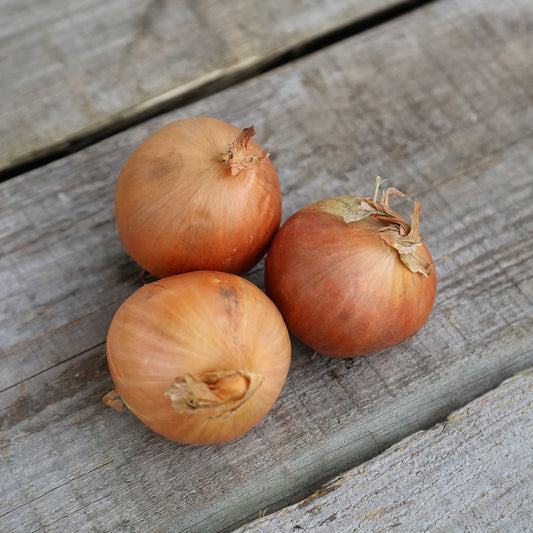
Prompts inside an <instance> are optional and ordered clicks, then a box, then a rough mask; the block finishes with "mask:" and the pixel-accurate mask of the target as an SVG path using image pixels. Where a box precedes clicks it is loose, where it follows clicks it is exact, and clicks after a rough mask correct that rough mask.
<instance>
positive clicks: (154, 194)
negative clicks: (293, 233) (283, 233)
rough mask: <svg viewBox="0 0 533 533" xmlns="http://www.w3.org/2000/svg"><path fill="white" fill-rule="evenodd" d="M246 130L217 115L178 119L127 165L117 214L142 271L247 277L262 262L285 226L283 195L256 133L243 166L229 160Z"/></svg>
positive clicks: (145, 144) (124, 238)
mask: <svg viewBox="0 0 533 533" xmlns="http://www.w3.org/2000/svg"><path fill="white" fill-rule="evenodd" d="M247 130H252V131H253V127H252V128H247ZM242 131H243V130H241V129H239V128H237V127H235V126H233V125H231V124H228V123H226V122H223V121H221V120H217V119H213V118H205V117H197V118H188V119H183V120H178V121H176V122H173V123H171V124H168V125H166V126H165V127H163V128H161V129H160V130H159V131H157V132H155V133H154V134H153V135H151V136H150V137H149V138H148V139H146V140H145V141H144V142H143V143H142V144H141V145H140V146H139V147H138V148H137V149H136V150H135V151H134V152H133V153H132V155H131V156H130V158H129V159H128V160H127V161H126V163H125V165H124V167H123V168H122V170H121V172H120V175H119V177H118V181H117V185H116V189H115V217H116V222H117V228H118V232H119V234H120V237H121V239H122V242H123V243H124V246H125V248H126V250H127V251H128V253H129V254H130V255H131V256H132V257H133V259H134V260H135V261H136V262H137V263H138V264H139V265H140V266H141V267H142V268H143V269H145V270H147V271H148V272H150V273H152V274H153V275H155V276H156V277H159V278H162V277H167V276H170V275H174V274H179V273H182V272H189V271H191V270H217V271H223V272H231V273H234V274H244V273H245V272H247V271H248V270H250V268H252V267H253V266H254V265H255V264H256V263H257V262H258V261H259V260H260V259H261V258H262V257H263V255H264V254H265V252H266V250H267V248H268V246H269V244H270V242H271V241H272V238H273V236H274V234H275V233H276V231H277V230H278V229H279V224H280V221H281V190H280V184H279V180H278V177H277V174H276V171H275V169H274V166H273V165H272V163H271V161H270V159H269V157H268V155H267V154H266V153H265V152H264V151H263V149H262V148H261V147H260V146H259V144H258V143H257V142H256V141H254V140H253V139H252V138H251V136H250V138H249V139H248V140H247V141H246V143H245V144H246V146H245V147H244V146H242V147H241V148H240V149H239V150H238V151H239V154H237V155H238V156H239V157H238V158H236V159H238V161H237V162H235V160H234V161H226V160H224V156H225V155H227V151H228V147H230V146H232V144H233V143H235V141H236V139H237V138H238V137H239V135H240V134H241V133H242ZM251 135H253V133H251ZM239 161H243V165H239Z"/></svg>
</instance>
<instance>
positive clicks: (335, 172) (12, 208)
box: [0, 0, 533, 532]
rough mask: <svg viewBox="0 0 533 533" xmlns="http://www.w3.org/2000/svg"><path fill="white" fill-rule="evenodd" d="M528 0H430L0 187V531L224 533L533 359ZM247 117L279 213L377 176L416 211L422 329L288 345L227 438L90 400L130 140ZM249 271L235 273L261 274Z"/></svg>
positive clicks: (116, 285)
mask: <svg viewBox="0 0 533 533" xmlns="http://www.w3.org/2000/svg"><path fill="white" fill-rule="evenodd" d="M532 24H533V6H532V5H531V3H530V2H528V1H526V0H522V1H510V0H507V1H504V2H502V1H500V0H491V1H485V2H477V1H475V0H467V1H461V2H459V1H458V0H457V1H455V0H442V1H439V2H437V3H434V4H431V5H428V6H426V7H424V8H421V9H418V10H416V11H415V12H412V13H410V14H409V15H407V16H404V17H400V18H398V19H396V20H394V21H391V22H389V23H387V24H384V25H382V26H380V27H378V28H375V29H374V30H372V31H368V32H365V33H363V34H360V35H358V36H356V37H354V38H351V39H348V40H345V41H343V42H342V43H339V44H337V45H335V46H332V47H329V48H326V49H324V50H323V51H321V52H319V53H316V54H313V55H312V56H309V57H308V58H305V59H304V60H300V61H297V62H294V63H292V64H290V65H287V66H285V67H283V68H281V69H278V70H277V71H273V72H270V73H268V74H265V75H262V76H258V77H256V78H254V79H252V80H250V81H249V82H247V83H245V84H242V85H239V86H236V87H234V88H232V89H229V90H226V91H224V92H222V93H219V94H217V95H214V96H212V97H209V98H206V99H203V100H201V101H199V102H196V103H195V104H193V105H190V106H187V107H185V108H183V109H181V110H179V111H177V112H173V113H170V114H167V115H164V116H161V117H158V118H157V119H154V120H151V121H148V122H146V123H143V124H142V125H139V126H137V127H135V128H132V129H130V130H128V131H125V132H123V133H121V134H119V135H116V136H114V137H111V138H109V139H107V140H105V141H103V142H101V143H98V144H96V145H94V146H91V147H90V148H88V149H86V150H83V151H81V152H79V153H77V154H73V155H71V156H69V157H66V158H64V159H62V160H59V161H56V162H54V163H52V164H49V165H47V166H45V167H42V168H39V169H37V170H35V171H32V172H29V173H27V174H25V175H21V176H19V177H18V178H15V179H13V180H10V181H9V182H6V183H4V184H2V185H1V186H0V205H1V206H2V212H1V220H0V232H1V233H0V269H1V271H2V272H3V274H4V277H3V283H2V285H0V323H1V340H0V342H1V344H0V350H2V352H1V361H0V390H1V392H0V408H1V409H2V411H1V419H0V428H1V430H2V434H1V437H2V441H1V452H2V458H3V460H2V462H1V463H0V478H1V479H3V480H6V481H5V482H4V483H3V484H1V486H0V502H1V504H0V524H1V525H2V528H1V529H4V530H8V531H9V530H11V529H15V530H16V529H17V528H22V529H23V530H30V531H31V530H38V529H41V530H44V531H47V532H52V531H59V530H65V529H66V530H72V529H76V528H78V529H79V527H80V524H82V525H83V526H84V527H85V528H86V529H88V530H91V529H93V530H106V531H107V530H118V531H129V532H135V531H143V532H144V531H155V530H165V529H167V530H168V529H170V530H173V531H202V532H205V531H209V530H220V531H227V530H231V529H232V528H235V527H237V526H239V525H241V524H243V523H245V522H248V521H250V520H252V519H253V518H256V517H257V516H258V513H259V511H261V510H263V509H265V508H267V507H268V508H269V511H275V510H276V509H279V508H281V507H284V506H286V505H287V504H288V503H292V502H296V501H299V500H301V499H302V498H304V497H306V496H308V495H309V494H311V493H312V492H313V491H314V490H316V489H317V488H318V487H319V486H320V485H321V484H322V483H324V482H326V481H327V480H328V479H331V478H332V477H334V476H335V475H337V474H339V473H340V472H344V471H345V470H347V469H349V468H352V467H354V466H355V465H357V464H360V463H361V462H363V461H366V460H368V459H370V458H371V457H373V456H375V455H376V454H378V453H380V452H382V451H383V450H385V449H387V448H388V447H389V446H391V445H393V444H394V443H395V442H397V441H398V440H400V439H401V438H403V437H405V436H407V435H409V434H411V433H412V432H414V431H418V430H420V429H424V428H427V427H430V426H432V425H433V424H434V423H435V422H437V421H439V420H442V419H443V418H444V417H445V416H446V415H448V414H449V413H450V412H451V411H453V410H454V409H456V408H458V407H460V406H462V405H464V404H465V403H466V402H468V401H470V400H473V399H474V398H475V397H477V396H478V395H479V394H482V393H484V392H486V391H487V390H489V389H491V388H493V387H495V386H496V385H498V384H499V383H500V382H501V381H502V380H503V379H505V378H507V377H509V376H510V375H511V374H512V373H514V372H515V371H518V370H520V369H523V368H526V367H529V366H531V365H532V364H533V351H532V346H533V277H532V274H531V273H532V272H533V246H532V235H533V208H532V200H533V190H532V189H533V188H532V185H531V174H532V170H533V105H532V104H533V94H532V92H531V87H533V69H532V68H531V67H532V57H531V54H530V35H531V30H532ZM195 115H206V116H214V117H217V118H222V119H224V120H227V121H229V122H232V123H234V124H236V125H239V126H241V127H244V126H248V125H250V124H252V123H254V124H255V127H256V131H257V132H258V133H257V139H258V141H259V142H260V143H261V145H262V146H264V148H265V149H266V150H268V151H269V152H271V154H272V160H273V162H274V165H275V166H276V168H277V170H278V174H279V176H280V180H281V183H282V190H283V194H284V218H287V217H288V216H289V215H290V214H291V213H292V212H294V211H295V210H296V209H298V208H300V207H303V206H304V205H306V204H308V203H310V202H312V201H315V200H318V199H320V198H323V197H326V196H333V195H338V194H346V193H364V194H370V193H371V192H372V188H373V182H374V178H375V176H376V175H377V174H379V175H381V176H385V177H388V178H389V179H390V182H391V184H392V185H394V186H396V187H398V188H399V189H401V190H404V192H406V193H407V194H408V195H409V197H410V198H409V199H408V201H405V202H399V203H397V205H396V207H397V209H398V210H399V211H400V212H404V213H406V212H409V211H410V209H411V207H412V203H411V201H410V199H411V198H413V199H415V198H416V199H419V200H420V201H421V204H422V219H421V231H422V235H423V237H424V238H425V242H426V243H427V245H428V247H429V248H430V250H431V251H432V254H433V257H434V259H435V261H436V266H437V272H438V275H439V288H438V295H437V302H436V305H435V309H434V311H433V313H432V315H431V317H430V319H429V321H428V323H427V324H426V326H425V327H424V329H423V330H422V331H421V332H420V333H419V334H418V335H417V336H415V337H414V338H413V339H411V340H410V341H408V342H406V343H405V344H403V345H401V346H399V347H397V348H394V349H391V350H388V351H386V352H383V353H381V354H378V355H373V356H368V357H361V358H357V359H353V360H346V361H339V360H331V359H327V358H325V357H321V356H317V357H315V358H313V357H312V353H311V351H310V350H309V349H307V348H306V347H305V346H303V345H302V344H301V343H300V342H298V341H297V340H294V342H293V362H292V365H291V371H290V373H289V378H288V381H287V384H286V386H285V388H284V390H283V392H282V395H281V397H280V399H279V400H278V402H277V403H276V405H275V406H274V408H273V410H272V411H271V413H270V414H269V415H268V416H267V417H266V418H265V419H264V420H263V421H262V422H261V423H260V424H258V425H257V426H256V427H255V428H254V429H253V430H252V431H250V432H249V433H247V434H246V435H244V436H243V437H242V438H240V439H238V440H237V441H234V442H232V443H229V444H227V445H221V446H213V447H191V446H184V445H180V444H176V443H171V442H168V441H165V440H164V439H162V438H160V437H158V436H157V435H155V434H153V433H151V432H150V431H149V430H148V429H147V428H145V427H144V426H143V425H142V424H141V423H140V422H138V421H137V420H136V419H135V417H134V416H133V415H132V414H131V413H128V412H127V411H124V412H123V413H121V414H119V413H116V412H114V411H111V410H108V409H105V408H104V407H103V406H102V404H101V402H100V399H101V397H102V396H103V394H105V393H106V392H107V391H108V390H109V389H110V388H112V383H111V380H110V378H109V375H108V371H107V367H106V362H105V356H104V351H105V347H104V343H105V333H106V330H107V327H108V324H109V322H110V320H111V317H112V315H113V313H114V311H115V309H116V308H117V307H118V306H119V305H120V303H121V302H122V301H123V300H124V299H125V298H126V297H127V295H129V294H130V293H131V292H132V291H133V290H134V289H135V288H136V287H138V286H140V285H141V284H142V279H141V272H140V270H139V269H138V267H137V266H136V265H135V264H134V263H133V262H132V261H131V260H130V259H129V258H128V257H127V254H126V253H125V252H124V250H123V249H122V248H121V245H120V242H119V240H118V238H117V235H116V232H115V229H114V226H113V223H112V202H113V188H114V183H115V180H116V177H117V175H118V172H119V170H120V168H121V166H122V164H123V163H124V162H125V160H126V159H127V157H128V156H129V154H130V153H131V152H132V151H133V149H134V148H135V147H136V146H137V145H138V144H139V143H140V142H142V140H143V139H144V138H146V137H147V136H148V135H149V134H150V133H151V132H152V131H154V130H155V129H157V128H159V127H161V126H162V125H163V124H166V123H168V122H169V121H171V120H175V119H178V118H181V117H185V116H195ZM262 276H263V269H262V266H261V265H260V266H259V267H257V268H256V269H255V270H254V271H253V272H252V273H250V275H249V276H248V278H249V279H251V280H252V281H254V282H256V283H257V284H258V285H259V286H262Z"/></svg>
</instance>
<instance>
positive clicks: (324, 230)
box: [265, 178, 437, 357]
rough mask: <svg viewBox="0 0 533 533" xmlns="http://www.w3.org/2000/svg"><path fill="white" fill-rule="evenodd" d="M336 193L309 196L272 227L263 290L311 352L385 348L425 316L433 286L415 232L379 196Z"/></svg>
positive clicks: (344, 353)
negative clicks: (273, 232) (276, 228)
mask: <svg viewBox="0 0 533 533" xmlns="http://www.w3.org/2000/svg"><path fill="white" fill-rule="evenodd" d="M379 186H380V179H379V178H378V179H377V182H376V192H375V195H374V198H373V199H372V198H363V197H361V196H355V197H351V196H341V197H335V198H328V199H326V200H322V201H320V202H317V203H314V204H312V205H309V206H307V207H305V208H304V209H302V210H300V211H298V212H297V213H295V214H294V215H293V216H292V217H290V218H289V219H288V220H287V221H286V222H285V224H283V226H282V227H281V229H280V230H279V232H278V233H277V235H276V237H275V238H274V241H273V243H272V246H271V248H270V250H269V252H268V255H267V259H266V264H265V282H266V289H267V294H268V295H269V296H270V297H271V298H272V299H273V300H274V302H275V303H276V304H277V306H278V308H279V309H280V311H281V313H282V315H283V317H284V319H285V322H286V324H287V326H288V327H289V330H290V331H291V332H292V333H294V335H296V336H297V337H298V338H300V339H301V340H302V341H303V342H304V343H305V344H307V345H308V346H309V347H311V348H313V349H314V350H315V351H316V352H318V353H321V354H324V355H328V356H331V357H353V356H357V355H365V354H370V353H373V352H377V351H380V350H384V349H386V348H390V347H392V346H395V345H397V344H400V343H401V342H403V341H405V340H406V339H408V338H409V337H411V336H412V335H414V334H415V333H416V332H417V331H418V330H419V329H420V328H421V327H422V326H423V325H424V323H425V322H426V320H427V318H428V316H429V314H430V312H431V308H432V307H433V303H434V301H435V296H436V291H437V277H436V273H435V269H434V265H433V260H432V258H431V254H430V253H429V250H428V249H427V247H426V246H425V244H423V242H422V239H421V237H420V233H419V213H420V204H419V203H418V202H417V203H416V205H415V207H414V211H413V215H412V220H411V225H409V224H407V222H405V220H403V219H402V218H401V217H400V216H399V215H398V214H397V213H395V212H394V211H393V210H392V209H391V208H390V207H389V197H390V196H392V195H400V196H403V194H402V193H400V192H399V191H398V190H396V189H393V188H390V189H387V190H385V191H384V192H383V194H382V196H381V199H379V200H378V191H379Z"/></svg>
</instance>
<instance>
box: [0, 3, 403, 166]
mask: <svg viewBox="0 0 533 533" xmlns="http://www.w3.org/2000/svg"><path fill="white" fill-rule="evenodd" d="M402 3H403V2H400V1H399V0H396V1H394V0H364V1H361V0H337V1H336V2H320V1H318V0H307V1H300V0H290V1H286V0H284V1H281V0H274V1H269V2H264V1H261V0H253V1H250V0H240V1H232V2H227V1H226V2H213V1H211V0H194V1H192V2H190V1H187V0H179V1H176V2H171V1H168V0H114V1H113V2H109V1H108V0H80V1H77V2H74V3H73V2H68V1H65V0H49V1H47V2H35V1H33V0H1V1H0V20H2V25H1V27H0V48H1V49H2V58H1V61H0V84H1V85H0V87H1V91H0V92H1V94H2V98H1V99H0V137H1V138H2V143H1V145H0V174H1V172H2V170H4V169H6V168H10V167H13V166H16V165H20V164H23V163H27V162H29V161H31V160H32V159H34V158H38V157H46V156H47V155H48V154H50V153H52V152H57V151H62V150H68V149H69V148H70V147H71V146H73V145H78V144H80V143H82V144H83V143H84V142H86V140H87V138H90V137H94V136H97V137H98V136H101V135H102V132H105V131H113V130H114V131H117V129H120V128H123V127H124V125H125V124H128V123H131V122H133V121H138V120H140V119H141V118H143V117H144V118H146V116H147V115H150V114H152V115H153V114H154V113H156V112H158V111H160V110H161V109H165V108H166V109H168V108H169V107H170V106H172V105H176V104H177V103H179V102H180V101H182V100H183V99H184V98H193V97H194V98H197V97H198V96H199V94H200V93H201V92H202V91H203V92H204V93H205V92H208V91H211V92H212V91H214V90H216V89H217V88H220V87H222V86H224V85H226V86H227V85H228V84H230V83H232V82H233V81H234V80H235V79H239V78H242V77H243V76H249V75H252V73H253V72H258V71H259V70H260V69H261V68H264V67H265V66H266V65H268V64H270V63H272V62H273V61H274V60H275V58H279V57H281V56H283V55H284V54H289V53H290V52H291V51H292V52H295V51H296V50H297V49H298V48H300V47H302V46H305V44H306V43H308V42H309V41H312V40H314V39H317V38H320V37H322V36H324V35H325V34H327V33H328V32H331V31H334V30H337V29H338V28H339V27H341V26H346V25H349V24H354V23H356V22H357V21H360V20H362V19H365V18H368V17H371V16H374V15H376V13H379V12H381V11H382V10H384V9H387V8H390V7H393V6H396V5H398V4H402Z"/></svg>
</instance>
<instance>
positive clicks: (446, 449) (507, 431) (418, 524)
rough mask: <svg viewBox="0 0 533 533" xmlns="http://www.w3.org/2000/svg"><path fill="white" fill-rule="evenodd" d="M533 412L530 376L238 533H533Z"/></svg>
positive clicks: (529, 373) (510, 382)
mask: <svg viewBox="0 0 533 533" xmlns="http://www.w3.org/2000/svg"><path fill="white" fill-rule="evenodd" d="M532 407H533V370H531V369H530V370H526V371H523V372H521V373H519V374H517V375H516V376H514V377H512V378H510V379H509V380H507V381H505V382H504V383H503V384H502V385H500V386H499V387H498V388H496V389H494V390H492V391H490V392H488V393H487V394H485V395H483V396H482V397H480V398H477V399H476V400H474V401H473V402H471V403H469V404H468V405H467V406H465V407H464V408H462V409H459V410H458V411H454V412H453V413H452V414H451V415H450V416H448V417H447V419H446V421H445V422H443V423H442V424H438V425H437V426H435V427H433V428H431V429H430V430H428V431H421V432H418V433H415V434H414V435H412V436H410V437H407V438H406V439H403V440H401V441H400V442H398V443H397V444H395V445H394V446H392V447H391V448H389V449H388V450H386V451H385V452H383V453H382V454H381V455H379V456H378V457H376V458H374V459H372V460H371V461H368V462H366V463H364V464H362V465H360V466H359V467H357V468H354V469H352V470H349V471H348V472H345V473H344V474H342V475H340V476H338V477H337V478H335V479H334V480H332V481H331V482H329V483H328V484H326V485H324V487H321V488H320V490H319V491H317V492H316V493H314V494H313V495H311V496H309V497H308V498H306V499H305V500H303V501H301V502H299V503H297V504H295V505H293V506H291V507H288V508H286V509H283V510H281V511H278V512H277V513H274V514H272V515H270V516H267V517H265V518H261V519H259V520H256V521H255V522H253V523H251V524H249V525H247V526H244V527H242V528H239V529H238V533H245V532H253V533H260V532H262V531H263V532H265V533H266V532H268V533H270V532H271V531H276V532H279V533H289V532H291V533H293V532H295V531H312V532H313V533H330V532H332V531H364V532H365V533H381V532H383V531H485V532H487V533H488V532H492V531H494V532H500V531H524V532H527V531H531V530H532V522H531V510H532V507H531V493H532V492H533V463H532V462H531V457H532V456H533V409H532ZM384 472H386V473H387V474H386V476H384V475H383V473H384ZM265 511H267V510H265Z"/></svg>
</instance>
